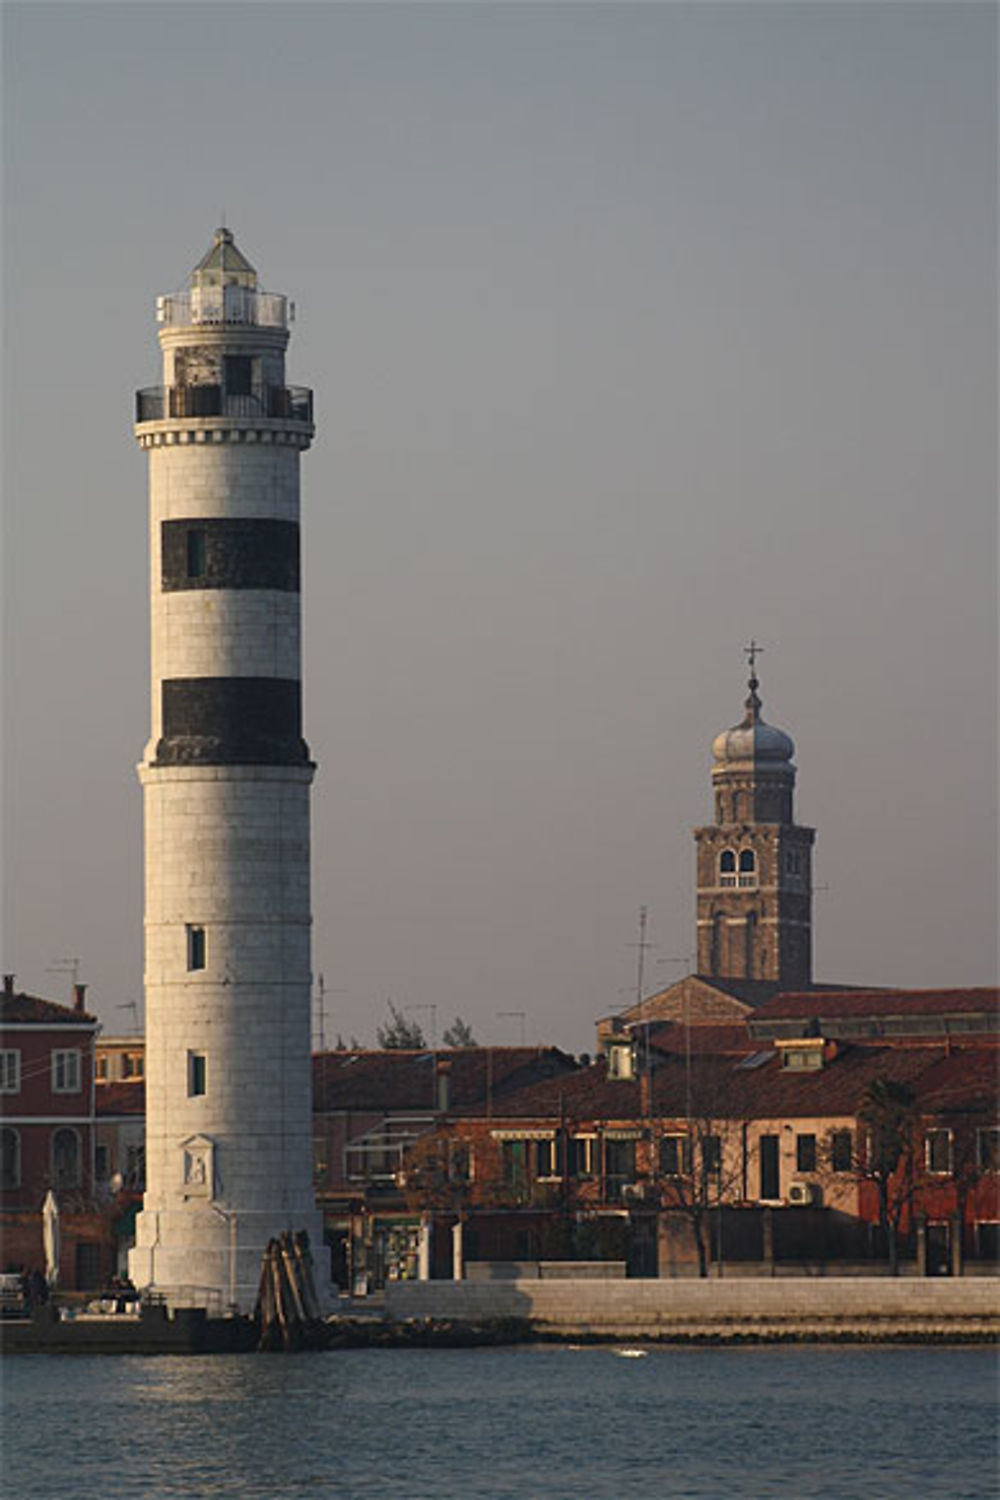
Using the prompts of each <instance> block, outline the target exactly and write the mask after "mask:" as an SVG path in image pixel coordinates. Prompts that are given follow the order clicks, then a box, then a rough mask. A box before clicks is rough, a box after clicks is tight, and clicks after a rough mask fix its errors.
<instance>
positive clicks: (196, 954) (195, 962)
mask: <svg viewBox="0 0 1000 1500" xmlns="http://www.w3.org/2000/svg"><path fill="white" fill-rule="evenodd" d="M187 966H188V968H189V969H191V970H194V969H203V968H204V967H205V929H204V927H192V926H189V927H188V929H187Z"/></svg>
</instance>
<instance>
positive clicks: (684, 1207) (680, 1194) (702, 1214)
mask: <svg viewBox="0 0 1000 1500" xmlns="http://www.w3.org/2000/svg"><path fill="white" fill-rule="evenodd" d="M684 1092H685V1099H684V1113H683V1121H682V1122H679V1123H678V1127H677V1129H675V1130H673V1129H671V1128H669V1127H666V1128H663V1129H662V1130H659V1131H657V1132H656V1136H657V1138H656V1139H654V1140H653V1142H652V1143H651V1147H652V1150H653V1152H654V1159H653V1163H652V1167H653V1179H654V1184H655V1187H656V1189H657V1191H658V1196H659V1199H660V1201H661V1203H662V1205H663V1208H664V1209H665V1210H667V1211H669V1212H673V1213H675V1214H678V1215H680V1216H681V1217H682V1218H684V1219H686V1220H687V1222H688V1224H689V1225H690V1227H691V1233H692V1236H693V1238H694V1243H695V1248H696V1250H697V1253H698V1275H699V1276H707V1275H708V1269H709V1261H710V1254H709V1247H710V1239H711V1224H712V1216H713V1214H714V1215H716V1216H717V1222H718V1224H719V1231H718V1232H719V1234H720V1235H721V1216H722V1206H723V1204H725V1203H727V1202H730V1201H732V1200H733V1199H734V1198H737V1199H738V1198H741V1197H742V1193H743V1131H742V1127H743V1123H744V1115H743V1113H742V1111H741V1108H740V1105H739V1102H738V1097H737V1094H736V1091H734V1090H733V1087H732V1079H731V1076H729V1075H728V1073H724V1072H723V1071H722V1070H721V1069H720V1068H719V1066H718V1061H717V1059H711V1060H709V1059H697V1060H694V1061H691V1060H689V1061H688V1063H687V1065H686V1076H685V1090H684ZM718 1251H719V1247H717V1252H716V1253H717V1254H718Z"/></svg>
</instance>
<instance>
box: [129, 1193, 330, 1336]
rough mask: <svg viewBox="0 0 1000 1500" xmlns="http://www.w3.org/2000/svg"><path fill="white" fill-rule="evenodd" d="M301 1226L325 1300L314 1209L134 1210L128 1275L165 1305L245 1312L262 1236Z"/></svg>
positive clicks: (324, 1258)
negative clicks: (282, 1213)
mask: <svg viewBox="0 0 1000 1500" xmlns="http://www.w3.org/2000/svg"><path fill="white" fill-rule="evenodd" d="M303 1229H304V1230H305V1231H306V1232H307V1234H308V1236H309V1244H310V1248H311V1250H312V1258H313V1274H314V1277H315V1282H316V1295H317V1297H318V1299H319V1303H320V1307H321V1309H324V1310H325V1308H326V1305H327V1303H328V1302H329V1291H330V1279H329V1278H330V1267H329V1252H328V1251H327V1249H326V1246H325V1245H324V1243H323V1220H322V1215H321V1214H320V1213H318V1212H317V1211H316V1210H308V1211H306V1212H305V1213H300V1214H294V1215H289V1216H288V1218H287V1220H282V1221H280V1222H279V1221H278V1220H277V1219H276V1218H275V1215H274V1213H273V1212H272V1213H254V1212H241V1213H238V1214H237V1213H233V1212H230V1211H228V1210H225V1209H222V1208H215V1209H213V1208H208V1207H204V1206H199V1207H197V1208H192V1209H188V1210H179V1209H165V1210H160V1211H159V1212H157V1211H154V1210H149V1211H145V1212H143V1213H141V1214H139V1216H138V1218H137V1219H136V1236H137V1238H136V1244H135V1246H134V1248H133V1249H132V1250H131V1251H130V1252H129V1275H130V1277H131V1279H132V1281H133V1282H134V1284H135V1285H136V1286H137V1287H139V1288H141V1289H142V1290H144V1291H149V1292H152V1293H154V1294H156V1295H159V1296H162V1297H163V1298H164V1300H165V1301H166V1302H167V1304H168V1305H169V1306H171V1307H204V1308H205V1309H206V1310H207V1311H208V1312H209V1313H210V1314H213V1315H216V1316H218V1315H220V1314H223V1313H228V1312H240V1313H246V1314H250V1313H252V1312H253V1310H254V1305H255V1303H256V1301H257V1291H258V1287H259V1286H260V1276H261V1266H262V1262H263V1257H264V1251H265V1249H266V1248H267V1244H268V1241H269V1240H270V1239H272V1238H274V1237H276V1236H277V1235H280V1234H281V1233H282V1232H283V1231H285V1230H289V1231H291V1232H292V1233H298V1232H299V1231H300V1230H303Z"/></svg>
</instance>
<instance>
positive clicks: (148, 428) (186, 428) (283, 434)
mask: <svg viewBox="0 0 1000 1500" xmlns="http://www.w3.org/2000/svg"><path fill="white" fill-rule="evenodd" d="M132 430H133V432H134V433H135V437H136V442H137V443H138V444H139V446H140V448H169V447H173V446H175V445H178V446H184V445H187V444H195V445H198V446H201V447H205V446H208V445H211V444H215V443H247V444H255V443H256V444H263V445H264V446H270V447H275V446H281V447H286V448H298V449H299V450H300V451H302V450H304V449H306V448H308V447H309V445H310V443H311V442H312V440H313V437H314V435H315V432H316V429H315V427H313V426H312V425H311V424H309V425H306V424H305V423H304V422H287V421H283V420H282V419H281V418H266V417H262V418H259V419H256V420H254V421H247V419H246V418H245V417H244V418H234V417H198V418H195V419H190V418H188V419H181V420H175V421H167V422H136V424H135V426H134V427H133V429H132Z"/></svg>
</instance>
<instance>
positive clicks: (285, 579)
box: [160, 517, 299, 593]
mask: <svg viewBox="0 0 1000 1500" xmlns="http://www.w3.org/2000/svg"><path fill="white" fill-rule="evenodd" d="M160 554H161V584H162V588H163V592H164V593H174V592H176V591H177V590H179V589H282V590H285V591H286V592H289V593H297V592H298V590H299V527H298V522H297V521H274V520H256V521H255V520H222V519H221V518H218V517H216V518H210V519H206V520H190V521H187V520H185V521H163V522H161V529H160Z"/></svg>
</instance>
